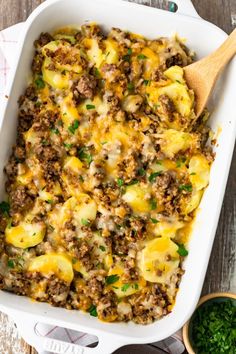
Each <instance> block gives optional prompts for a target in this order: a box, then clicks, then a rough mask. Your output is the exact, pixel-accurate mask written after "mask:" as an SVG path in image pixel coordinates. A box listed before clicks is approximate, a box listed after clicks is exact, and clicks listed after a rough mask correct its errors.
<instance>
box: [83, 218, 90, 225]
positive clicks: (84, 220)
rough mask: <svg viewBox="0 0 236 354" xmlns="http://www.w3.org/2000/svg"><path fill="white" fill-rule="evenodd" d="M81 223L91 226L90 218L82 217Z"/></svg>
mask: <svg viewBox="0 0 236 354" xmlns="http://www.w3.org/2000/svg"><path fill="white" fill-rule="evenodd" d="M81 224H82V225H83V226H89V224H90V221H89V220H88V219H81Z"/></svg>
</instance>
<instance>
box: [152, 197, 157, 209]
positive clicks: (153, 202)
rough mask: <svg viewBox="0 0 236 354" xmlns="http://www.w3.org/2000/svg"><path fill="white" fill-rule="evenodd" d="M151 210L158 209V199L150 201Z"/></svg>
mask: <svg viewBox="0 0 236 354" xmlns="http://www.w3.org/2000/svg"><path fill="white" fill-rule="evenodd" d="M150 208H151V210H155V209H156V208H157V201H156V199H154V198H152V199H150Z"/></svg>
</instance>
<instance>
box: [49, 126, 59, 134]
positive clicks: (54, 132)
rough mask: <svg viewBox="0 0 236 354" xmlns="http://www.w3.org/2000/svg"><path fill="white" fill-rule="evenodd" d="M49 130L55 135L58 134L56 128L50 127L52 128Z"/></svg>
mask: <svg viewBox="0 0 236 354" xmlns="http://www.w3.org/2000/svg"><path fill="white" fill-rule="evenodd" d="M51 132H52V133H53V134H56V135H58V134H59V130H58V129H57V128H52V129H51Z"/></svg>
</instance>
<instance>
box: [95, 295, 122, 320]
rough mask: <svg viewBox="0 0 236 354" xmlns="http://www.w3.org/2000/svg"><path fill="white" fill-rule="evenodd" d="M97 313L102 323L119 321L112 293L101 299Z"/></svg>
mask: <svg viewBox="0 0 236 354" xmlns="http://www.w3.org/2000/svg"><path fill="white" fill-rule="evenodd" d="M97 313H98V318H99V319H100V320H102V321H109V322H113V321H115V320H116V319H117V317H118V313H117V303H116V300H115V298H114V296H113V292H112V291H111V292H109V293H107V294H106V295H104V296H103V297H101V299H100V300H99V303H98V305H97Z"/></svg>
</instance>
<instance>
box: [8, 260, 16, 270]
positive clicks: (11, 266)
mask: <svg viewBox="0 0 236 354" xmlns="http://www.w3.org/2000/svg"><path fill="white" fill-rule="evenodd" d="M7 266H8V268H14V267H15V263H14V261H13V260H12V259H9V260H8V262H7Z"/></svg>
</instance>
